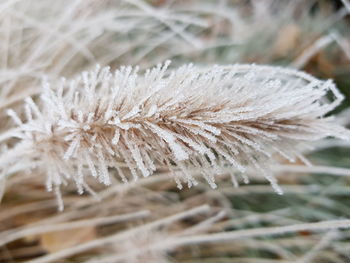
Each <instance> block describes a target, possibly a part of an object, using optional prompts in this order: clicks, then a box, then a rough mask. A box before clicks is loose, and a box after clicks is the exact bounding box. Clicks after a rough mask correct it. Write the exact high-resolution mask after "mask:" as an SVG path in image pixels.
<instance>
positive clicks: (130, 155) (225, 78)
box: [0, 62, 349, 193]
mask: <svg viewBox="0 0 350 263" xmlns="http://www.w3.org/2000/svg"><path fill="white" fill-rule="evenodd" d="M168 66H169V62H166V63H165V64H163V65H158V66H157V67H155V68H153V69H150V70H147V71H146V73H145V74H140V73H138V69H137V68H136V69H133V68H132V67H121V68H120V69H119V70H117V71H115V72H114V73H111V72H110V70H109V68H103V69H100V68H99V67H97V68H96V69H95V70H93V71H89V72H83V73H82V74H81V76H79V77H77V78H76V79H73V80H71V81H69V80H67V81H65V80H64V81H62V82H61V83H50V84H49V83H46V82H45V83H44V84H43V85H44V89H43V94H41V101H40V103H37V104H36V103H34V101H33V100H32V99H31V98H27V99H26V104H25V111H24V112H25V117H26V120H25V121H22V120H21V118H20V117H19V116H17V114H16V113H14V112H13V111H11V110H9V111H8V114H9V115H10V116H11V117H12V119H13V120H14V122H15V123H16V124H17V125H18V126H19V129H17V130H16V134H14V135H13V137H16V138H19V139H20V140H22V141H23V143H25V144H26V145H30V147H29V148H28V149H26V150H25V151H23V153H22V154H19V155H18V156H16V157H14V158H13V160H12V161H13V162H15V161H16V160H18V158H27V159H33V160H34V159H35V160H41V164H40V163H39V165H38V167H37V168H35V169H40V170H43V171H46V173H47V181H46V185H47V189H48V190H54V189H57V188H59V187H61V185H62V184H64V183H67V182H70V181H73V182H75V184H77V189H78V191H79V192H80V193H82V192H83V191H84V190H88V185H87V184H86V182H85V181H84V179H85V177H87V176H93V177H95V178H96V179H97V180H99V181H100V182H101V183H103V184H106V185H109V184H110V183H111V180H110V175H109V170H111V169H114V170H115V171H116V172H117V173H118V174H119V176H120V178H121V180H122V181H123V182H127V181H128V179H130V178H128V177H130V174H131V176H132V179H133V180H137V178H138V177H139V176H140V175H142V176H149V175H151V174H153V173H154V172H155V171H156V170H157V168H158V167H160V166H162V167H164V166H166V167H168V169H169V171H171V173H172V177H173V178H174V180H175V181H176V183H177V185H178V187H179V188H181V187H182V181H183V182H184V183H186V184H187V185H188V186H192V185H195V184H196V183H197V182H196V180H195V179H194V177H193V175H192V174H191V172H190V171H191V170H192V169H193V168H198V167H202V175H203V177H204V178H205V179H206V180H207V181H208V183H209V184H210V185H211V186H212V187H216V184H215V175H217V174H222V173H224V172H225V171H227V167H228V166H229V167H232V172H231V173H230V174H231V175H232V178H231V179H232V182H233V184H234V185H235V186H238V185H239V183H240V182H238V180H237V178H236V177H235V172H237V170H238V171H239V172H240V173H242V174H241V176H240V177H239V179H240V180H241V179H243V181H244V182H245V183H248V181H249V180H248V177H247V175H246V174H244V172H245V171H246V168H247V167H248V166H249V167H252V168H253V169H255V170H256V171H257V172H259V173H260V174H261V175H262V176H264V177H265V178H266V179H267V180H269V181H270V182H271V184H272V186H273V187H274V189H275V190H276V192H278V193H281V192H282V191H281V189H280V188H279V187H278V185H277V181H276V179H275V178H274V177H273V175H272V174H271V172H270V170H269V164H271V163H274V162H277V161H278V160H279V158H273V157H274V156H276V155H282V156H284V157H286V158H288V159H289V160H290V161H295V160H297V159H301V161H304V162H306V163H307V160H304V158H303V157H302V155H301V154H300V149H301V148H300V145H301V144H302V146H303V147H305V146H307V143H308V142H309V141H314V140H316V139H322V138H325V137H327V136H334V137H338V138H341V139H346V138H348V136H347V135H348V134H349V132H348V131H347V130H346V129H344V128H342V127H340V126H338V125H337V124H335V123H334V122H333V120H332V119H331V118H328V117H327V118H324V117H323V116H324V115H325V114H327V113H328V112H329V111H331V110H333V109H334V108H335V107H336V106H337V105H339V103H340V102H341V100H342V98H343V97H342V95H341V94H340V93H339V92H338V90H337V89H336V87H335V86H334V84H333V82H331V81H321V80H318V79H315V78H313V77H312V76H310V75H307V74H305V73H303V72H299V71H295V70H288V69H282V68H275V67H268V66H256V65H229V66H214V67H211V68H199V67H196V66H194V65H187V66H182V67H180V68H178V69H175V70H173V71H170V70H168ZM329 98H331V100H330V99H329ZM18 130H19V132H18ZM10 161H11V160H10ZM10 161H1V156H0V169H4V168H5V167H6V165H7V164H8V163H9V162H10ZM28 161H30V160H28ZM125 166H126V167H127V168H128V169H129V171H130V172H129V173H127V172H126V170H125ZM238 174H239V173H238ZM55 191H56V190H55Z"/></svg>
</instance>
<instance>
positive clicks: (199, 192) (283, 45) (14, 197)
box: [0, 0, 350, 263]
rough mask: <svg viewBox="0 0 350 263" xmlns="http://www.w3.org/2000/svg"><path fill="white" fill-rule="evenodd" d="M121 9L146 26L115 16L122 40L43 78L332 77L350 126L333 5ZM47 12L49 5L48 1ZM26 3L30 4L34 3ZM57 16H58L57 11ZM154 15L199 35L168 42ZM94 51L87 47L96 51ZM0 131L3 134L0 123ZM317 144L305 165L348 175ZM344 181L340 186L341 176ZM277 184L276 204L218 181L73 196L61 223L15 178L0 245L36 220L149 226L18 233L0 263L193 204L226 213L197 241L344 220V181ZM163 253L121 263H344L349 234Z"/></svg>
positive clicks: (331, 152) (332, 152)
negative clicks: (267, 67)
mask: <svg viewBox="0 0 350 263" xmlns="http://www.w3.org/2000/svg"><path fill="white" fill-rule="evenodd" d="M117 2H118V1H101V2H99V3H98V4H97V1H96V2H94V1H89V3H90V4H91V6H89V5H87V8H88V9H89V8H90V9H91V13H94V12H95V11H94V10H95V9H93V8H95V6H94V4H97V6H98V8H96V13H98V12H100V11H101V10H107V9H110V10H114V11H115V12H116V13H117V11H119V9H117V7H118V8H119V4H116V3H117ZM121 2H123V3H124V2H125V5H126V7H124V6H123V8H125V9H120V10H122V11H121V13H122V12H124V11H125V10H126V11H130V12H131V11H132V12H136V13H137V12H141V14H143V13H145V14H144V15H145V17H146V18H145V21H146V22H145V21H143V20H140V21H138V20H135V21H134V20H132V15H130V16H127V15H125V16H126V17H124V18H123V19H125V20H122V19H121V20H120V23H121V27H123V25H124V24H123V23H125V26H129V24H128V23H129V22H130V24H132V23H135V25H134V26H133V27H132V26H130V29H129V30H125V31H123V30H121V31H120V32H121V33H120V32H119V31H117V33H116V32H114V31H113V32H112V33H110V32H109V31H108V30H109V29H108V28H107V29H104V30H105V33H103V34H102V36H105V35H107V34H110V35H108V38H106V39H104V38H103V37H100V39H103V41H102V40H101V41H100V42H97V43H94V45H91V46H89V48H91V50H92V53H93V54H94V55H95V57H96V59H95V60H92V61H91V62H88V61H87V60H86V59H80V60H78V59H77V58H76V57H75V60H74V63H72V64H71V65H70V67H67V68H63V69H62V71H57V72H56V71H53V70H52V68H54V65H51V64H50V65H49V66H48V67H47V68H44V69H43V71H44V72H49V73H52V72H54V73H55V74H56V73H57V75H59V74H60V75H64V76H70V75H74V74H75V72H79V71H81V70H83V69H85V68H88V67H90V66H91V65H94V64H95V63H100V64H102V65H105V64H109V65H111V66H112V67H118V66H120V65H123V64H139V65H140V66H141V68H145V67H148V66H152V65H154V64H156V63H159V62H161V61H163V60H165V59H171V60H172V61H173V66H177V65H180V64H183V63H189V62H194V63H198V64H231V63H257V64H271V65H281V66H289V67H295V68H298V69H301V70H305V71H307V72H308V73H310V74H313V75H315V76H317V77H319V78H322V79H327V78H331V79H334V81H335V83H336V84H337V86H338V88H339V89H340V90H341V91H342V93H343V94H344V95H345V97H346V98H345V100H344V102H343V104H342V106H341V107H339V109H338V110H337V113H340V114H343V115H342V116H343V122H344V124H346V125H349V124H350V112H349V111H347V112H346V109H348V108H349V107H350V15H349V13H348V12H350V10H349V11H348V10H347V9H346V8H345V7H344V4H343V2H342V1H332V0H310V1H308V0H307V1H298V0H296V1H292V0H290V1H286V0H282V1H272V0H263V1H247V0H231V1H230V0H227V1H209V0H208V1H207V0H204V1H200V0H178V1H176V0H175V1H171V0H169V1H167V0H148V1H120V3H121ZM41 3H45V1H41ZM47 3H50V1H49V0H47V1H46V4H47ZM35 4H36V3H35V2H33V5H35ZM104 4H105V5H106V6H104ZM56 5H59V4H56ZM100 5H101V6H100ZM54 6H55V5H54V4H53V7H52V8H53V9H52V10H55V9H54ZM60 8H61V7H60ZM34 10H35V8H34ZM58 10H59V11H60V10H61V9H59V8H58ZM147 10H148V11H147ZM149 10H151V11H149ZM157 10H158V11H159V17H161V16H160V14H163V15H164V17H166V16H169V17H170V16H171V15H175V14H177V15H181V18H182V19H183V21H188V19H192V20H193V21H195V22H198V24H201V23H204V24H205V25H206V26H198V25H197V24H196V23H194V22H193V23H192V24H191V23H188V24H187V22H182V23H180V22H178V23H174V24H173V27H175V26H177V27H178V28H181V29H183V31H181V32H183V33H182V34H174V35H171V34H172V30H174V28H172V30H170V29H169V25H165V24H164V23H159V21H158V20H157V19H158V18H156V17H157V15H156V12H158V11H157ZM162 10H166V11H164V12H163V11H162ZM25 12H27V11H26V10H25ZM101 12H102V11H101ZM147 12H150V13H147ZM152 12H153V13H152ZM53 13H54V12H53ZM112 14H113V12H112ZM52 16H54V15H52ZM179 17H180V16H179ZM40 19H41V18H40ZM40 19H39V20H40ZM147 19H150V20H152V22H149V21H148V20H147ZM153 19H154V20H155V21H156V22H154V21H153ZM159 19H160V18H159ZM186 19H187V20H186ZM113 21H114V20H113ZM118 21H119V20H118ZM116 23H117V22H116ZM152 23H154V24H152ZM148 26H149V28H148ZM108 32H109V33H108ZM168 33H169V36H168V39H166V37H165V40H164V39H163V38H162V37H163V36H166V34H168ZM107 40H108V41H107ZM96 46H97V48H96V49H94V48H95V47H96ZM113 48H114V49H113ZM118 52H119V53H118ZM116 54H118V55H116ZM106 58H107V59H106ZM57 60H58V59H57V58H55V59H52V62H50V63H55V61H56V62H57ZM73 64H74V70H73V66H72V65H73ZM22 81H23V80H22ZM33 83H35V82H33ZM33 85H34V84H33ZM344 112H345V113H344ZM3 123H5V121H4V122H3ZM2 127H5V124H4V125H2ZM325 145H326V146H324V147H319V149H318V145H316V150H314V151H312V152H310V153H309V154H308V155H307V157H308V158H309V159H310V160H311V161H312V162H313V163H314V164H315V165H316V166H322V167H323V166H327V167H344V168H350V148H349V145H345V144H344V145H342V144H339V143H334V144H333V143H326V144H325ZM348 175H349V176H350V173H349V174H348ZM17 178H18V179H17ZM278 178H279V182H280V185H281V186H282V188H283V189H284V190H285V194H284V195H283V196H279V195H276V194H275V192H274V191H273V190H272V188H271V186H270V185H269V184H268V183H266V182H263V181H261V180H258V179H256V180H252V182H251V184H249V185H243V186H241V187H240V188H239V189H235V188H233V187H232V186H231V183H230V181H229V180H228V179H223V180H222V182H220V183H219V188H218V189H217V190H212V189H210V188H209V187H208V186H207V185H206V184H205V183H203V184H200V185H199V186H198V187H196V188H194V189H193V188H192V189H185V190H182V191H178V189H177V188H176V186H175V184H174V183H173V182H164V181H160V182H157V181H155V182H153V183H152V182H150V183H149V184H147V185H146V186H142V185H141V186H139V187H138V188H136V187H135V188H134V187H131V189H130V190H129V189H127V190H125V191H124V190H123V191H119V190H118V191H116V192H115V193H114V194H113V195H111V196H110V197H108V198H106V200H105V201H104V202H103V203H102V204H101V203H98V202H93V201H89V200H90V199H88V198H90V197H86V196H77V195H76V194H75V190H73V189H66V190H65V193H64V194H65V203H66V204H65V206H66V209H65V211H64V212H63V213H62V214H59V215H57V213H56V208H55V201H54V199H53V197H52V195H51V194H49V193H46V192H45V190H44V187H43V186H42V184H41V181H40V180H38V179H36V176H35V175H32V176H24V177H23V178H22V177H21V176H18V175H17V176H13V178H12V177H11V179H10V180H9V182H8V183H7V189H6V194H5V196H4V198H3V201H2V208H1V211H0V222H2V223H0V230H1V231H3V232H1V233H0V235H1V234H2V237H4V236H6V235H5V234H6V231H9V230H13V229H14V230H21V229H23V228H26V227H29V228H30V227H32V226H36V225H42V224H43V225H44V224H45V222H46V223H47V222H61V223H67V222H70V221H72V220H73V221H74V220H78V219H86V218H88V219H91V218H95V217H104V216H110V215H113V214H119V213H122V212H125V213H126V212H133V211H139V210H142V209H148V210H150V211H151V212H152V217H151V218H150V219H149V221H147V220H143V219H139V220H136V222H125V223H122V224H117V225H114V224H111V225H103V226H93V227H82V228H81V229H80V230H79V229H75V230H70V231H56V232H53V233H51V232H50V233H40V234H35V232H34V233H32V234H30V235H23V236H21V238H19V239H17V240H15V241H13V242H10V243H9V244H7V245H6V246H3V247H1V249H0V262H24V261H27V260H29V259H34V258H37V257H40V256H45V255H49V254H50V253H56V252H58V251H63V250H64V249H67V248H70V247H74V246H75V245H77V244H82V243H84V242H89V241H92V240H96V239H99V238H101V237H105V236H108V235H109V234H111V233H115V232H118V231H121V230H125V229H130V228H132V227H136V226H139V225H143V224H146V223H147V222H152V220H156V219H158V218H161V217H162V216H165V215H170V214H173V213H176V212H180V211H184V210H186V209H188V208H191V207H195V206H196V205H202V204H210V205H211V206H212V207H213V211H212V213H213V214H215V213H216V212H217V211H218V210H219V209H224V210H225V211H226V216H225V217H223V218H221V219H220V220H217V222H214V223H213V224H211V225H210V226H208V227H207V228H206V229H205V231H204V232H209V233H212V232H217V231H233V230H239V229H250V228H256V227H269V226H281V225H288V224H294V223H300V222H317V221H321V220H332V219H341V218H350V198H349V197H350V180H349V177H348V176H337V175H329V174H328V173H322V172H319V173H309V172H308V171H305V172H304V173H293V172H284V173H283V174H281V175H280V176H279V177H278ZM19 182H20V184H19ZM101 191H102V190H101ZM78 204H82V205H81V206H80V205H78ZM21 209H22V210H21ZM26 209H27V210H26ZM25 211H27V212H25ZM213 214H211V215H213ZM201 219H202V217H201V216H199V217H198V218H197V217H195V218H190V219H184V220H181V221H180V222H177V223H176V224H175V223H174V224H173V225H171V226H169V227H168V228H167V229H166V230H162V231H155V232H152V233H149V235H151V237H149V236H147V237H144V236H142V235H141V237H139V236H136V241H133V240H131V241H130V242H129V243H128V242H124V243H123V244H119V243H118V244H114V245H108V246H105V247H102V248H101V247H100V248H98V249H97V248H96V249H92V250H88V251H84V252H83V253H77V254H74V255H72V256H70V257H67V258H65V259H64V260H61V261H59V262H100V257H102V256H103V255H110V254H112V255H113V254H117V255H118V253H121V252H123V251H129V250H132V249H136V248H137V247H140V246H144V245H145V244H144V243H152V242H156V241H157V240H158V239H157V238H158V235H159V236H160V240H166V239H167V238H168V237H170V236H172V235H175V234H176V233H182V231H184V229H186V228H187V227H190V226H194V225H196V224H197V223H198V222H200V221H201ZM50 220H51V221H50ZM67 237H69V239H68V238H67ZM137 239H138V240H137ZM68 240H70V241H71V242H72V243H69V242H68ZM140 240H141V241H143V243H142V242H141V241H140ZM322 242H323V243H322ZM310 251H311V252H312V251H315V253H310ZM165 254H166V255H165V256H164V255H161V256H159V255H158V254H157V255H153V254H152V253H151V254H147V255H143V256H142V257H140V258H132V259H130V258H129V259H128V260H126V261H122V262H166V261H174V262H186V263H195V262H203V263H214V262H215V263H226V262H242V263H245V262H247V263H248V262H257V263H260V262H261V263H267V262H279V263H282V262H289V263H290V262H300V263H307V262H315V263H316V262H317V263H323V262H325V263H331V262H350V232H349V231H345V230H344V231H329V232H328V233H326V234H325V233H313V232H311V231H300V232H297V233H295V234H283V235H280V236H278V237H263V238H250V239H244V240H239V241H232V242H228V243H224V244H214V243H213V244H206V245H201V246H188V247H185V248H181V249H174V250H172V251H168V252H167V253H165Z"/></svg>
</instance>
